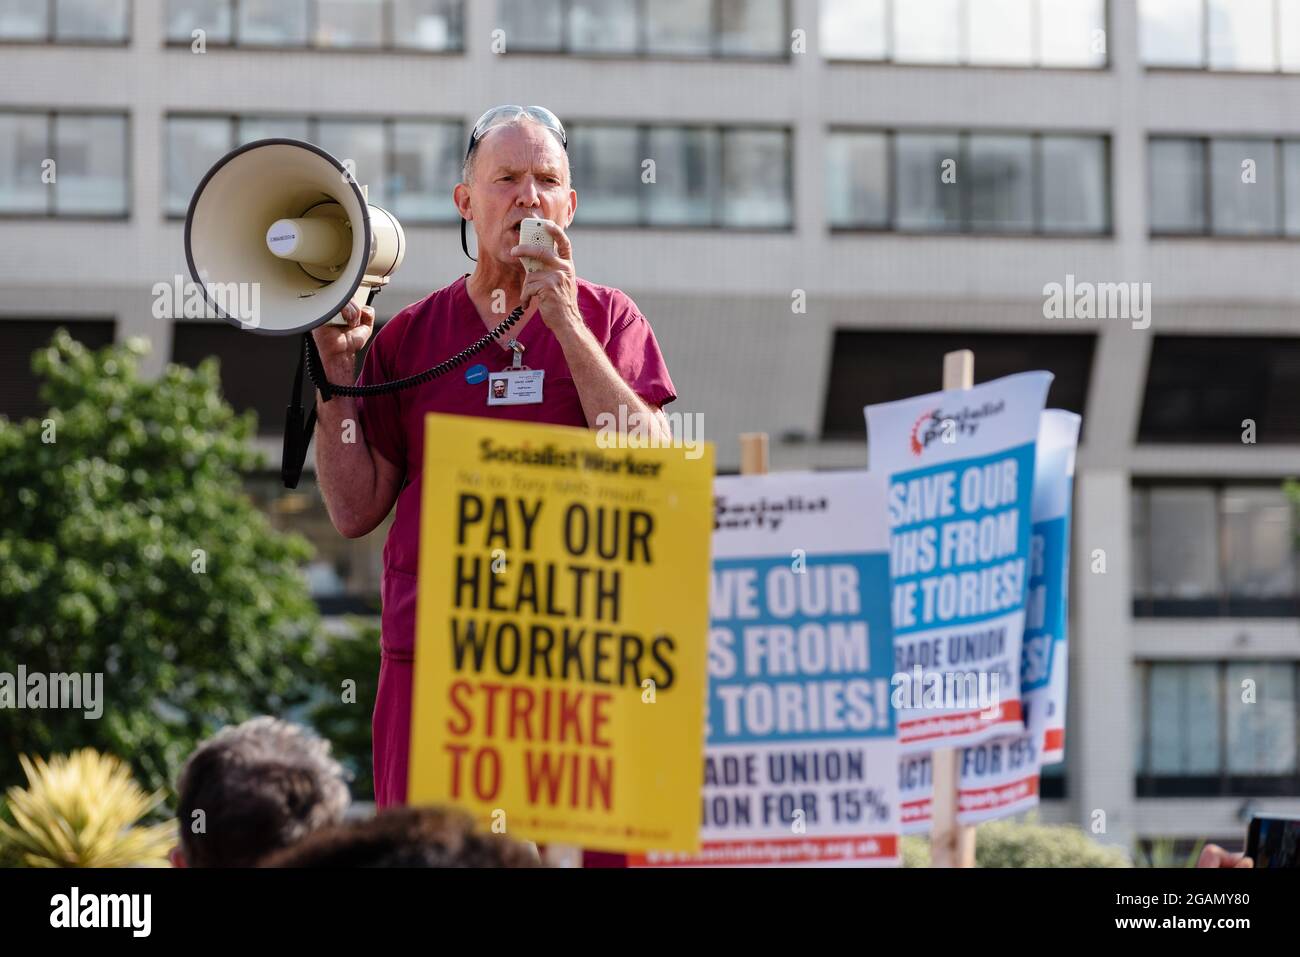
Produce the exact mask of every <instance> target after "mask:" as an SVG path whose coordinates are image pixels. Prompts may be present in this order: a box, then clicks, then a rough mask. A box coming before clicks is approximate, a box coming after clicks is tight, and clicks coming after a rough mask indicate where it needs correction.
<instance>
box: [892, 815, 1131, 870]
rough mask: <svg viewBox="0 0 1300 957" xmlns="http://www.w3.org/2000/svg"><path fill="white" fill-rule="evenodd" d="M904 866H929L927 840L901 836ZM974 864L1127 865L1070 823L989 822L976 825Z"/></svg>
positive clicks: (1115, 851) (1124, 858) (1120, 855)
mask: <svg viewBox="0 0 1300 957" xmlns="http://www.w3.org/2000/svg"><path fill="white" fill-rule="evenodd" d="M902 857H903V866H904V867H929V866H930V842H929V840H928V839H926V838H924V837H905V838H903V853H902ZM975 866H976V867H1130V866H1131V864H1130V863H1129V860H1128V858H1127V856H1125V854H1124V852H1123V851H1122V850H1120V849H1119V848H1116V847H1107V846H1105V845H1102V844H1098V843H1097V842H1096V841H1095V840H1093V839H1092V837H1091V836H1090V835H1089V834H1087V833H1086V832H1084V831H1083V830H1082V829H1081V828H1078V827H1075V826H1074V825H1071V824H1039V823H1038V822H1037V821H1036V820H1034V819H1033V818H1032V817H1031V818H1030V820H1027V821H990V822H989V823H987V824H981V825H979V826H978V827H976V828H975Z"/></svg>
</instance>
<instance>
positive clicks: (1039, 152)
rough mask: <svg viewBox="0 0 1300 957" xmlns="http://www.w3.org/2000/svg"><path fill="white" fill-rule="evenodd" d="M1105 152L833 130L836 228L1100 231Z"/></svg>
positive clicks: (998, 137) (1064, 143)
mask: <svg viewBox="0 0 1300 957" xmlns="http://www.w3.org/2000/svg"><path fill="white" fill-rule="evenodd" d="M1109 153H1110V141H1109V139H1108V138H1107V137H1104V136H1089V135H1082V134H1077V135H1076V134H1036V133H983V132H974V133H958V132H933V133H931V132H919V131H918V132H914V131H898V132H892V133H890V132H883V131H876V132H872V131H857V130H832V131H831V132H830V135H829V137H828V140H827V170H826V184H827V185H826V188H827V202H828V204H829V205H828V213H829V219H830V224H831V228H832V229H897V230H900V231H907V232H983V233H998V232H1005V233H1035V234H1042V235H1056V234H1062V235H1068V234H1088V235H1097V234H1104V233H1107V232H1109V230H1110V183H1109V181H1110V167H1109V160H1108V157H1109ZM891 163H892V167H891V165H890V164H891ZM891 189H892V195H890V190H891Z"/></svg>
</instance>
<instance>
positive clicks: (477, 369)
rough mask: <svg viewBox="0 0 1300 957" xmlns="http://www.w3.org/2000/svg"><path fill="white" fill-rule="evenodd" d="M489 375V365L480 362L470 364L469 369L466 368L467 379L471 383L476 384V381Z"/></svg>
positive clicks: (480, 380)
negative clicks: (474, 364)
mask: <svg viewBox="0 0 1300 957" xmlns="http://www.w3.org/2000/svg"><path fill="white" fill-rule="evenodd" d="M487 375H488V370H487V366H485V365H483V364H482V363H481V362H480V363H479V364H478V365H476V366H470V367H469V368H468V369H466V370H465V381H466V382H468V383H469V384H470V385H474V384H475V383H477V382H482V381H483V380H484V379H486V378H487Z"/></svg>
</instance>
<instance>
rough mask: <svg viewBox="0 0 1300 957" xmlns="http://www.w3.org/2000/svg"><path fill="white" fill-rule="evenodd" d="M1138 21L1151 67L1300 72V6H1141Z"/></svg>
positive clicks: (1289, 1)
mask: <svg viewBox="0 0 1300 957" xmlns="http://www.w3.org/2000/svg"><path fill="white" fill-rule="evenodd" d="M1138 17H1139V21H1140V28H1141V41H1140V44H1139V46H1140V50H1141V56H1142V62H1143V63H1145V64H1146V65H1147V66H1151V67H1181V68H1190V69H1210V70H1228V71H1248V72H1263V73H1272V72H1276V71H1278V70H1286V71H1298V70H1300V3H1297V0H1139V6H1138Z"/></svg>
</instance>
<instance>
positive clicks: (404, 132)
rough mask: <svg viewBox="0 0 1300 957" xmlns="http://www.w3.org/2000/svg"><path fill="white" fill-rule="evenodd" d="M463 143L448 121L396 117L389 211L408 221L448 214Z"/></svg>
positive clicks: (457, 178)
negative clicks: (400, 118)
mask: <svg viewBox="0 0 1300 957" xmlns="http://www.w3.org/2000/svg"><path fill="white" fill-rule="evenodd" d="M462 149H463V145H462V144H461V141H460V128H459V127H458V126H456V125H454V124H450V123H427V122H419V121H415V120H399V121H396V122H394V123H393V156H392V176H393V179H392V184H391V189H390V191H389V192H390V196H389V201H390V202H391V203H392V210H393V214H394V215H396V216H397V218H398V219H399V220H407V221H408V222H436V221H438V220H446V219H450V218H451V212H449V210H453V211H454V207H452V205H451V194H452V190H454V189H455V188H456V184H457V183H459V182H460V161H461V150H462Z"/></svg>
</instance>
